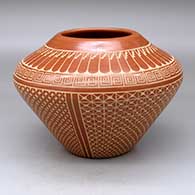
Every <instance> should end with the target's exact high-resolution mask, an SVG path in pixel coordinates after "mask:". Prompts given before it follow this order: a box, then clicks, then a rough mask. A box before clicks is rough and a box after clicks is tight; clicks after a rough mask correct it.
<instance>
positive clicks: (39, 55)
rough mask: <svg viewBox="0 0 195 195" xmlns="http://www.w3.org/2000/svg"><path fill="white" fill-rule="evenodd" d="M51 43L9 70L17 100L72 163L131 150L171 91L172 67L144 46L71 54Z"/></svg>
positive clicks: (177, 72)
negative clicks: (71, 157)
mask: <svg viewBox="0 0 195 195" xmlns="http://www.w3.org/2000/svg"><path fill="white" fill-rule="evenodd" d="M55 40H56V39H55V38H54V40H52V41H50V42H48V43H47V44H45V45H44V46H43V47H41V48H40V49H38V50H37V51H35V52H34V53H32V54H31V55H29V56H27V57H26V58H24V59H23V60H22V61H21V62H20V63H19V65H18V66H17V69H16V72H15V74H14V83H15V85H16V88H17V90H18V91H19V93H20V94H21V96H22V97H23V98H24V100H25V101H26V102H27V103H28V104H29V106H30V107H31V108H32V110H33V111H34V112H35V113H36V114H37V115H38V117H39V118H40V119H41V120H42V121H43V122H44V124H45V125H46V126H47V127H48V129H49V130H50V131H51V132H52V134H53V135H54V136H55V137H56V138H57V139H58V140H59V141H60V142H61V143H62V144H63V145H64V146H65V148H66V149H67V150H69V151H70V152H72V153H74V154H76V155H78V156H82V157H87V158H108V157H114V156H118V155H121V154H123V153H126V152H128V151H129V150H131V149H132V148H133V147H134V145H135V144H136V143H137V142H138V141H139V140H140V139H141V137H142V136H143V135H144V133H145V132H146V131H147V130H148V128H149V127H150V126H151V124H152V123H153V122H154V121H155V119H156V118H157V117H158V116H159V114H160V113H161V112H162V110H163V109H164V108H165V107H166V106H167V104H168V103H169V102H170V100H171V99H172V97H173V96H174V95H175V93H176V91H177V89H178V88H179V86H180V84H181V81H182V69H181V66H180V64H179V63H178V62H177V61H176V60H175V58H174V57H173V56H171V55H169V54H167V53H166V52H164V51H162V50H161V49H159V48H157V47H156V46H154V45H153V44H151V43H150V42H148V43H145V45H141V46H140V45H139V46H138V47H135V46H134V47H133V48H124V49H123V48H121V49H118V50H117V49H115V50H106V49H105V50H102V49H99V48H100V47H99V46H97V45H96V46H95V48H96V50H91V49H87V50H82V49H75V50H73V49H64V48H61V47H54V46H55ZM74 40H75V39H73V42H74ZM98 41H99V40H98ZM117 41H119V42H120V40H119V39H118V40H117ZM107 42H109V41H107ZM96 43H97V41H96ZM98 43H99V42H98ZM80 44H81V43H80Z"/></svg>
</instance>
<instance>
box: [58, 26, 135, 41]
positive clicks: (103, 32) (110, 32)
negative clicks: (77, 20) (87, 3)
mask: <svg viewBox="0 0 195 195" xmlns="http://www.w3.org/2000/svg"><path fill="white" fill-rule="evenodd" d="M61 35H62V36H64V37H70V38H79V39H110V38H112V39H113V38H121V37H127V36H131V35H132V32H130V30H124V29H123V30H122V29H108V28H107V29H105V28H104V29H103V28H102V29H101V28H99V29H89V28H88V29H74V30H70V31H65V32H62V33H61Z"/></svg>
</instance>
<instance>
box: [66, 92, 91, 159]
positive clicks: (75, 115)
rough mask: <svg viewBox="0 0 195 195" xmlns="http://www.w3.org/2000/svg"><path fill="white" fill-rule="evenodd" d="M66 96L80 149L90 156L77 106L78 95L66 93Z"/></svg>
mask: <svg viewBox="0 0 195 195" xmlns="http://www.w3.org/2000/svg"><path fill="white" fill-rule="evenodd" d="M66 96H67V102H68V106H69V110H70V113H71V116H72V120H73V123H74V125H75V130H76V133H77V136H78V138H79V142H80V144H81V146H82V150H83V152H84V154H85V156H87V157H89V158H91V157H92V154H91V150H90V145H89V141H88V138H87V134H86V132H85V130H84V124H83V120H82V116H81V113H80V108H79V102H78V101H79V100H78V95H77V94H66Z"/></svg>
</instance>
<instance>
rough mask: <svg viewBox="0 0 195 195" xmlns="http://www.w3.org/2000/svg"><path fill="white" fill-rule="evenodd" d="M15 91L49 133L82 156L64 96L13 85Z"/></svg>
mask: <svg viewBox="0 0 195 195" xmlns="http://www.w3.org/2000/svg"><path fill="white" fill-rule="evenodd" d="M15 85H16V88H17V90H18V91H19V93H20V94H21V96H22V97H23V99H24V100H25V101H26V102H27V104H29V105H30V107H31V108H32V110H33V111H34V112H35V113H36V114H37V115H38V117H39V118H40V119H41V120H42V121H43V122H44V124H45V125H46V126H47V127H48V129H49V130H50V131H51V133H52V134H53V135H54V136H55V137H56V138H57V139H58V140H59V141H60V142H61V143H62V144H63V145H64V146H65V147H66V148H67V149H68V150H69V151H71V152H72V153H75V154H77V155H79V156H83V155H84V153H83V151H82V147H81V146H80V143H79V140H78V137H77V135H76V133H75V130H74V126H73V123H72V119H71V116H70V114H69V110H68V106H67V100H66V94H65V93H62V92H55V91H48V90H44V89H41V88H34V87H28V86H25V85H21V84H17V83H15Z"/></svg>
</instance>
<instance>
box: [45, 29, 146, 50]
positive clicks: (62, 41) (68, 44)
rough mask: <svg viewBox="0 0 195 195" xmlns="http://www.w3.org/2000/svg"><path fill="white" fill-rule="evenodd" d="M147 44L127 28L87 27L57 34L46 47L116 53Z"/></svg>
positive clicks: (137, 34)
mask: <svg viewBox="0 0 195 195" xmlns="http://www.w3.org/2000/svg"><path fill="white" fill-rule="evenodd" d="M148 43H149V42H148V41H147V40H146V39H145V38H144V37H142V36H141V35H140V34H139V33H137V32H136V31H134V30H131V29H128V28H118V27H106V28H104V27H98V28H96V27H89V28H76V29H70V30H65V31H62V32H59V33H58V34H56V35H55V36H54V37H53V38H52V39H50V40H49V41H48V42H47V45H48V46H49V47H53V48H56V49H64V50H82V51H116V50H126V49H132V48H137V47H142V46H144V45H147V44H148Z"/></svg>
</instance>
